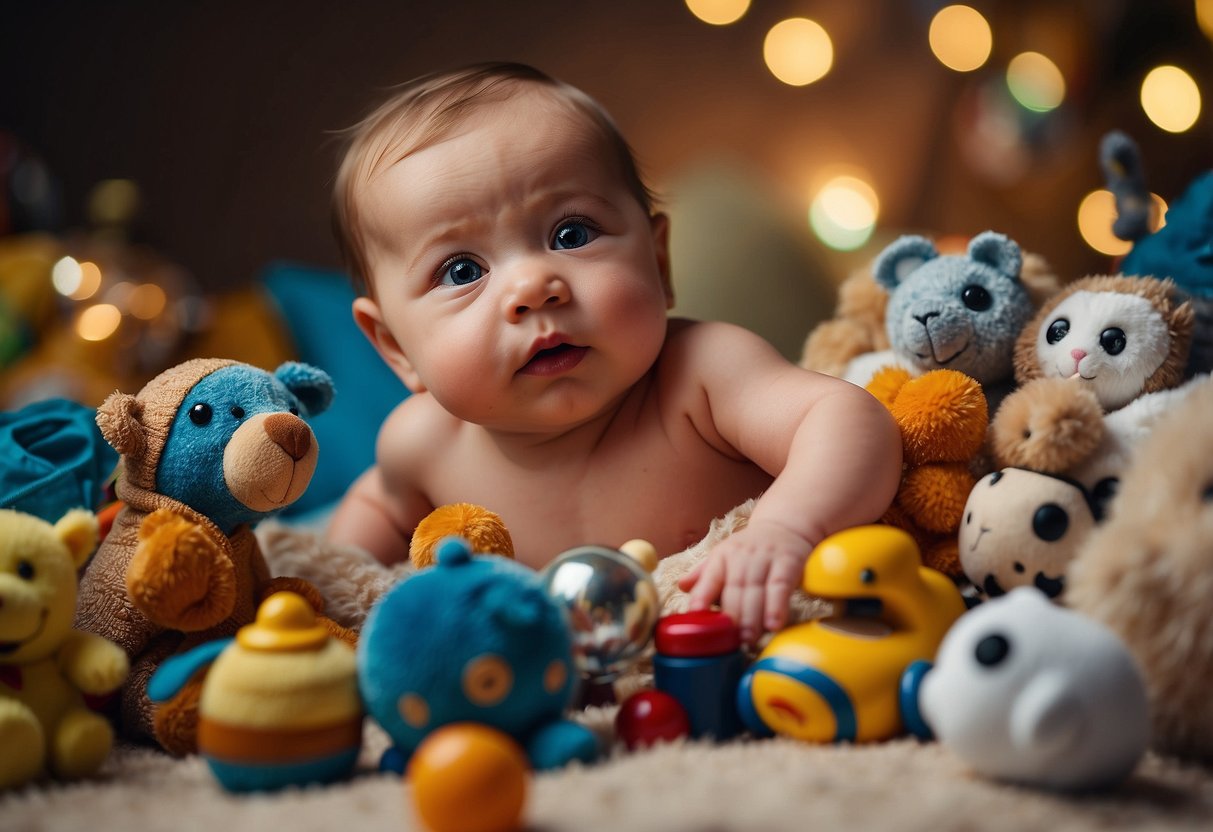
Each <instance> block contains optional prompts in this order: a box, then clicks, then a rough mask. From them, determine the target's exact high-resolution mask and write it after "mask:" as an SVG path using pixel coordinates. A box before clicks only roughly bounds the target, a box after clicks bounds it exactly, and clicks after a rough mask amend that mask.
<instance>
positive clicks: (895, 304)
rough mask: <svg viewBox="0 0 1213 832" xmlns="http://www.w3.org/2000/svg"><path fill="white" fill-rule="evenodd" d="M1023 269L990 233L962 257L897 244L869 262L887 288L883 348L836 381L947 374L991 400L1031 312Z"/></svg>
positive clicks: (1004, 380)
mask: <svg viewBox="0 0 1213 832" xmlns="http://www.w3.org/2000/svg"><path fill="white" fill-rule="evenodd" d="M1023 263H1024V256H1023V253H1022V251H1021V250H1020V248H1019V245H1018V244H1017V243H1015V241H1013V240H1011V239H1009V238H1008V237H1006V236H1004V235H1002V234H998V233H995V232H993V231H986V232H983V233H981V234H978V235H977V236H976V237H974V238H973V239H972V240H970V241H969V245H968V248H967V250H966V252H965V253H964V254H945V255H941V254H940V253H939V251H938V250H937V249H936V248H935V244H934V243H932V242H931V241H930V240H928V239H927V238H925V237H919V236H916V235H905V236H903V237H900V238H898V239H897V240H895V241H894V242H893V243H891V244H890V245H888V246H887V247H885V249H884V250H883V251H881V253H880V254H879V255H877V257H876V259H875V261H874V262H873V264H872V275H873V277H874V278H875V280H876V282H877V283H878V284H880V285H881V286H883V287H884V288H885V289H886V290H888V298H887V308H886V310H885V316H884V322H885V330H886V333H887V336H888V342H889V345H890V348H889V349H888V350H883V351H877V352H866V353H863V354H861V355H858V356H856V357H855V358H853V359H852V360H851V361H850V362H848V363H847V365H846V367H845V369H844V370H843V372H842V374H841V375H842V377H843V378H845V379H847V380H848V381H852V382H854V383H856V384H863V385H866V384H867V382H868V381H869V380H870V379H871V378H872V375H873V374H874V373H875V372H876V370H878V369H879V368H881V367H883V366H887V365H894V366H900V367H904V368H905V369H907V370H909V371H910V372H911V373H912V374H914V375H921V374H922V373H924V372H926V371H928V370H932V369H943V368H947V369H951V370H958V371H960V372H962V373H965V374H966V375H969V376H972V377H973V378H975V379H976V380H977V381H978V382H979V383H980V384H981V385H982V387H983V390H984V392H985V394H986V395H987V396H988V397H990V398H991V399H992V400H995V401H996V400H997V398H999V397H1000V395H1001V394H1002V392H1004V390H1005V389H1009V387H1010V384H1011V379H1012V364H1011V353H1012V349H1013V347H1014V344H1015V339H1016V337H1017V336H1018V335H1019V332H1020V330H1021V329H1022V327H1023V325H1024V324H1025V323H1026V322H1027V320H1028V319H1029V318H1030V317H1031V316H1032V313H1033V311H1034V306H1033V295H1032V293H1030V292H1029V290H1028V287H1027V284H1026V283H1025V281H1024V280H1023ZM1035 265H1036V264H1035V262H1034V266H1035ZM848 297H849V296H848ZM855 305H856V306H860V305H861V304H855ZM848 319H850V320H853V319H854V317H853V316H852V317H850V318H848ZM861 329H862V327H861ZM823 340H826V339H824V337H823V336H819V337H818V338H817V339H815V343H814V344H813V345H814V346H817V345H818V344H819V343H821V342H822V341H823ZM843 340H845V336H844V339H843ZM839 351H840V348H839V347H838V346H837V345H833V346H832V347H831V349H830V350H829V352H832V353H833V354H834V355H835V356H837V354H838V353H839Z"/></svg>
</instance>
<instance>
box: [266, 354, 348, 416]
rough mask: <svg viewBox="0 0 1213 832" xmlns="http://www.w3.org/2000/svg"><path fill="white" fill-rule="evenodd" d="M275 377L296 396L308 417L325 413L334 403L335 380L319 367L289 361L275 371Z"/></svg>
mask: <svg viewBox="0 0 1213 832" xmlns="http://www.w3.org/2000/svg"><path fill="white" fill-rule="evenodd" d="M274 377H275V378H277V379H278V380H279V381H281V382H282V383H283V384H284V385H286V389H287V390H290V391H291V392H292V393H294V394H295V398H297V399H299V403H300V404H302V405H303V407H304V410H305V411H306V414H305V415H307V416H316V415H317V414H320V413H323V412H324V411H326V410H328V407H329V405H330V404H332V403H333V392H334V391H333V379H332V378H330V377H329V374H328V373H326V372H325V371H324V370H321V369H320V368H318V367H313V366H312V365H311V364H303V363H302V362H299V361H288V362H286V363H285V364H282V365H281V366H279V367H278V369H277V370H274Z"/></svg>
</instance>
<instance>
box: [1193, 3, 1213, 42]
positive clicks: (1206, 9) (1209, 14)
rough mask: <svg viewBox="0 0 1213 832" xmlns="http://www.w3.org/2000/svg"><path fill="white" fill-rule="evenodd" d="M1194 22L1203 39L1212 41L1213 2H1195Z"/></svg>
mask: <svg viewBox="0 0 1213 832" xmlns="http://www.w3.org/2000/svg"><path fill="white" fill-rule="evenodd" d="M1196 22H1197V23H1198V24H1200V30H1201V31H1202V32H1204V33H1205V37H1207V38H1209V39H1210V40H1213V0H1196Z"/></svg>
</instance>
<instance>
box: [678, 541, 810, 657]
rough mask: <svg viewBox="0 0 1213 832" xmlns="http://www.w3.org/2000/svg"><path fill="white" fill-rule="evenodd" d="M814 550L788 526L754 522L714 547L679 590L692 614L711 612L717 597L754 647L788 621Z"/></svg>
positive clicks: (681, 582)
mask: <svg viewBox="0 0 1213 832" xmlns="http://www.w3.org/2000/svg"><path fill="white" fill-rule="evenodd" d="M812 549H813V546H812V544H810V543H809V542H808V541H807V540H805V539H804V538H803V537H801V536H800V535H799V534H797V533H796V532H794V531H792V530H791V529H789V528H787V527H785V526H781V525H779V524H778V523H771V522H761V521H760V522H757V523H755V522H751V523H750V524H749V525H748V526H746V527H745V528H744V529H742V530H741V531H738V532H736V533H735V534H732V535H730V536H729V537H726V538H725V539H724V540H722V541H721V542H720V543H718V544H716V546H715V547H714V548H713V549H712V550H711V551H710V552H708V554H707V557H706V558H705V559H704V561H703V562H702V563H700V564H699V565H698V566H697V567H695V568H694V569H693V570H691V571H690V572H688V573H687V574H686V575H684V576H683V577H682V579H681V580H679V582H678V586H679V587H680V588H681V589H682V590H683V591H686V592H690V593H691V609H693V610H701V609H707V608H708V607H709V606H710V605H711V604H712V602H713V601H715V600H716V599H717V598H719V599H720V606H721V609H723V610H724V611H725V613H727V614H728V615H729V616H731V617H732V619H733V620H734V621H736V622H737V623H738V625H739V627H740V628H741V638H742V640H743V641H744V642H746V643H747V644H753V643H754V642H756V641H757V640H758V637H759V635H760V634H761V633H762V632H763V631H764V630H778V629H779V628H780V627H782V626H783V625H784V624H785V623H786V622H787V618H788V601H789V600H790V599H791V597H792V591H793V590H794V589H796V588H797V587H798V586H800V581H801V576H802V575H803V573H804V564H805V561H806V560H807V559H808V557H809V552H810V551H812ZM692 588H693V589H692Z"/></svg>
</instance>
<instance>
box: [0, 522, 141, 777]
mask: <svg viewBox="0 0 1213 832" xmlns="http://www.w3.org/2000/svg"><path fill="white" fill-rule="evenodd" d="M96 546H97V518H96V517H95V516H94V515H93V513H92V512H89V511H84V510H83V509H74V510H72V511H69V512H68V513H67V514H65V515H64V516H63V517H62V519H60V520H59V522H58V523H56V524H55V525H54V526H52V525H51V524H50V523H47V522H46V521H45V520H41V519H39V518H37V517H34V516H33V515H29V514H23V513H21V512H18V511H12V510H10V509H0V789H3V788H9V787H12V786H18V785H21V784H22V783H25V782H27V781H29V780H32V779H33V778H35V777H37V776H38V775H39V774H41V773H43V772H47V771H49V772H50V773H51V774H53V775H54V776H56V777H63V778H71V777H83V776H86V775H89V774H93V773H94V772H96V771H97V769H99V768H100V767H101V764H102V762H104V761H105V758H106V755H108V754H109V751H110V746H111V745H112V744H113V730H112V729H111V728H110V725H109V723H108V722H106V721H105V719H103V718H102V717H101V716H99V715H98V714H96V713H94V712H93V711H90V710H89V709H88V708H87V707H86V706H85V704H84V697H83V695H82V694H88V695H93V696H98V695H103V694H107V693H110V692H112V691H115V690H117V689H118V686H119V685H121V684H122V681H123V680H124V679H125V678H126V674H127V670H128V663H127V658H126V654H125V653H124V652H122V650H121V649H120V648H119V647H118V646H117V645H116V644H114V643H113V642H110V641H107V640H106V639H103V638H101V637H99V636H95V635H90V634H87V633H82V632H80V631H78V630H73V629H72V616H73V615H75V612H76V570H77V569H79V568H80V566H81V565H83V563H84V562H85V561H86V560H87V559H88V556H89V555H90V554H91V553H92V551H93V549H95V548H96Z"/></svg>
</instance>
